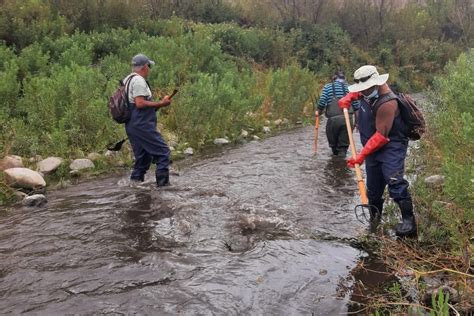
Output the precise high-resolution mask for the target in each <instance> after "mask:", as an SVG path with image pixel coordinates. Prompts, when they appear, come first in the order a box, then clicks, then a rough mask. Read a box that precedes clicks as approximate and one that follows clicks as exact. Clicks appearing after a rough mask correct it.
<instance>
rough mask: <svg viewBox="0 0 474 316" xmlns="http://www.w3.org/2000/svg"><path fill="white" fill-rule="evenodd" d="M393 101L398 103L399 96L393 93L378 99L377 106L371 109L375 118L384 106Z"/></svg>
mask: <svg viewBox="0 0 474 316" xmlns="http://www.w3.org/2000/svg"><path fill="white" fill-rule="evenodd" d="M392 100H397V101H398V96H397V95H396V94H395V93H393V92H389V93H386V94H383V95H381V96H380V97H379V98H378V99H377V101H375V104H374V105H373V106H372V107H371V109H372V113H373V115H374V117H375V115H376V114H377V110H378V109H379V108H380V107H381V106H382V104H384V103H387V102H388V101H392Z"/></svg>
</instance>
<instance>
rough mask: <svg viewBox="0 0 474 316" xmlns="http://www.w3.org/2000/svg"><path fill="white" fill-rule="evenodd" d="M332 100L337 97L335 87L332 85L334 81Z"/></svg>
mask: <svg viewBox="0 0 474 316" xmlns="http://www.w3.org/2000/svg"><path fill="white" fill-rule="evenodd" d="M331 85H332V100H334V99H337V96H336V87H335V85H334V81H333V82H332V84H331Z"/></svg>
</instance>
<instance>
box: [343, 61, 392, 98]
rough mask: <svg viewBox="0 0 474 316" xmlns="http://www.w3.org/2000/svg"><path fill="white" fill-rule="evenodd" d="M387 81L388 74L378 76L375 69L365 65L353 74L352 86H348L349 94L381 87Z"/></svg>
mask: <svg viewBox="0 0 474 316" xmlns="http://www.w3.org/2000/svg"><path fill="white" fill-rule="evenodd" d="M387 80H388V74H383V75H379V72H378V71H377V68H375V66H372V65H365V66H362V67H360V68H359V69H357V70H356V71H355V72H354V82H355V83H354V84H353V85H350V86H349V92H360V91H364V90H365V89H368V88H370V87H373V86H381V85H383V84H384V83H385V82H387Z"/></svg>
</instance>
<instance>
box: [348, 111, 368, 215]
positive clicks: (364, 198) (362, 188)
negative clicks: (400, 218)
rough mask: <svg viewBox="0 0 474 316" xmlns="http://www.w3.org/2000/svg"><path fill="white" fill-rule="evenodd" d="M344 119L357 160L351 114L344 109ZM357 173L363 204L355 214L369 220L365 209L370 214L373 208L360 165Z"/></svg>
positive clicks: (354, 156) (353, 155)
mask: <svg viewBox="0 0 474 316" xmlns="http://www.w3.org/2000/svg"><path fill="white" fill-rule="evenodd" d="M344 118H345V119H346V127H347V134H348V135H349V142H350V144H351V151H352V157H353V158H354V159H355V158H356V156H357V151H356V147H355V144H354V138H353V136H352V128H351V120H350V118H349V112H348V111H347V109H344ZM355 172H356V178H357V186H358V187H359V194H360V199H361V202H362V204H359V205H356V206H355V208H354V212H355V215H356V218H357V220H359V221H361V220H360V218H359V213H361V214H363V216H364V218H365V219H366V220H367V216H366V215H365V214H366V213H365V212H364V209H365V208H367V209H368V210H369V212H370V208H371V206H370V205H369V199H368V198H367V191H366V188H365V183H364V179H363V178H362V172H361V171H360V166H359V164H355ZM361 222H362V221H361Z"/></svg>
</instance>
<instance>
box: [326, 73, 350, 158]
mask: <svg viewBox="0 0 474 316" xmlns="http://www.w3.org/2000/svg"><path fill="white" fill-rule="evenodd" d="M332 79H333V80H332V81H331V82H330V83H328V84H326V85H325V86H324V88H323V91H322V92H321V97H320V98H319V102H318V104H317V107H318V112H319V114H320V115H321V114H322V113H325V114H326V117H327V118H328V121H327V124H326V137H327V140H328V143H329V147H331V150H332V153H333V154H334V155H335V156H338V155H340V156H343V157H345V156H346V153H347V149H348V148H349V135H348V134H347V127H346V122H345V119H344V114H343V112H342V110H341V109H340V108H339V106H338V100H339V99H340V98H342V97H343V96H345V95H346V94H347V93H348V92H349V90H348V84H347V82H346V80H345V75H344V72H342V71H340V70H339V71H337V72H336V73H335V74H334V76H333V78H332ZM358 106H359V102H358V101H355V102H353V103H352V106H351V108H350V109H349V114H350V119H351V122H352V123H353V122H354V119H353V116H354V112H355V111H356V110H357V108H358ZM352 127H354V125H353V124H352Z"/></svg>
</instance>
